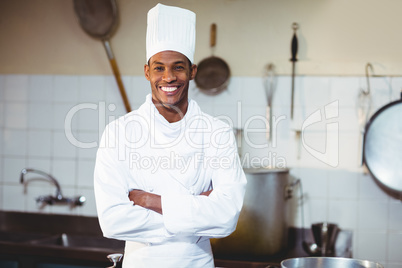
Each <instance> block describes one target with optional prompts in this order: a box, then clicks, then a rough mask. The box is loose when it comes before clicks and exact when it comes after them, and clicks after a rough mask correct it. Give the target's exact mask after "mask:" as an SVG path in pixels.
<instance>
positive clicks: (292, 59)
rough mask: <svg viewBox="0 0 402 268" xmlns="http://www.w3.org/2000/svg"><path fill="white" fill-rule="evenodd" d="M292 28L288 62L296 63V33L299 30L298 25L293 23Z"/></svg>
mask: <svg viewBox="0 0 402 268" xmlns="http://www.w3.org/2000/svg"><path fill="white" fill-rule="evenodd" d="M292 28H293V31H294V33H293V38H292V58H291V59H290V61H293V62H296V61H297V58H296V56H297V50H298V41H297V35H296V31H297V29H299V24H297V23H296V22H294V23H293V24H292Z"/></svg>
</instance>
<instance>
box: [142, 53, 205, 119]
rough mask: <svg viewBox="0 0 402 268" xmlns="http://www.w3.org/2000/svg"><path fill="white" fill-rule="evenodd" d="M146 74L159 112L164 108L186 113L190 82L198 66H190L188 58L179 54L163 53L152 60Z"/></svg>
mask: <svg viewBox="0 0 402 268" xmlns="http://www.w3.org/2000/svg"><path fill="white" fill-rule="evenodd" d="M144 73H145V77H146V78H147V80H148V81H150V83H151V88H152V100H153V102H154V103H155V105H156V107H157V108H158V110H160V109H161V108H162V107H163V108H165V109H172V108H173V109H180V111H181V112H182V113H183V114H184V113H185V112H186V109H187V104H188V87H189V81H190V80H192V79H194V77H195V74H196V73H197V67H196V65H190V61H189V60H188V59H187V57H186V56H184V55H183V54H181V53H179V52H175V51H162V52H159V53H157V54H155V55H153V56H152V57H151V58H150V60H149V65H145V66H144ZM158 104H160V105H158Z"/></svg>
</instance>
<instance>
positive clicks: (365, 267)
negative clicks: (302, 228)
mask: <svg viewBox="0 0 402 268" xmlns="http://www.w3.org/2000/svg"><path fill="white" fill-rule="evenodd" d="M281 267H282V268H384V266H382V265H381V264H379V263H376V262H371V261H366V260H356V259H348V258H334V257H308V258H293V259H287V260H284V261H282V262H281Z"/></svg>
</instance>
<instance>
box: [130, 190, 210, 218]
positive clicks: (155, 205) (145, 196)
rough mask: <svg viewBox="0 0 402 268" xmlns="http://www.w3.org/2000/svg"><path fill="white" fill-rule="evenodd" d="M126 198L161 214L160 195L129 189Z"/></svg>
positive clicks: (208, 192)
mask: <svg viewBox="0 0 402 268" xmlns="http://www.w3.org/2000/svg"><path fill="white" fill-rule="evenodd" d="M211 192H212V190H209V191H206V192H203V193H201V194H200V195H205V196H209V195H210V194H211ZM128 198H129V199H130V200H131V201H133V202H134V205H137V206H141V207H143V208H147V209H151V210H153V211H155V212H158V213H160V214H163V213H162V202H161V196H160V195H157V194H152V193H148V192H145V191H142V190H131V191H130V192H129V194H128Z"/></svg>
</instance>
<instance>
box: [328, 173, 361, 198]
mask: <svg viewBox="0 0 402 268" xmlns="http://www.w3.org/2000/svg"><path fill="white" fill-rule="evenodd" d="M328 181H329V187H328V189H329V198H337V199H352V200H357V199H358V196H359V190H358V186H359V176H358V174H357V173H356V172H350V171H347V170H341V169H339V170H332V171H331V172H328Z"/></svg>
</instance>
